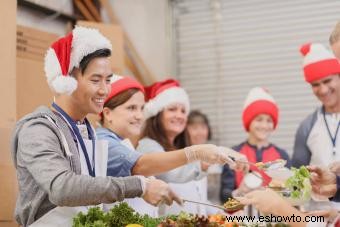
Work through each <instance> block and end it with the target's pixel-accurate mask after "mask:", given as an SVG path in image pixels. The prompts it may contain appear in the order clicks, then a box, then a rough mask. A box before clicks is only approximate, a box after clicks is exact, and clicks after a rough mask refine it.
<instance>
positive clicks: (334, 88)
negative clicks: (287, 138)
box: [292, 43, 340, 167]
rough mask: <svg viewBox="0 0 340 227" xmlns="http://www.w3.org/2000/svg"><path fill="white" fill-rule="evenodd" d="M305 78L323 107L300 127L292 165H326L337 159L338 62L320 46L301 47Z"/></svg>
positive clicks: (339, 147) (339, 154)
mask: <svg viewBox="0 0 340 227" xmlns="http://www.w3.org/2000/svg"><path fill="white" fill-rule="evenodd" d="M301 53H302V54H303V56H304V68H303V69H304V77H305V80H306V81H307V82H308V83H309V84H310V85H311V88H312V91H313V93H314V95H315V96H316V97H317V98H318V99H319V100H320V101H321V103H322V106H321V107H320V108H318V109H317V110H316V111H314V112H313V113H312V114H311V115H309V116H308V117H307V118H306V119H305V120H304V121H303V122H302V123H301V124H300V126H299V128H298V130H297V133H296V137H295V144H294V153H293V158H292V164H293V166H296V167H299V166H301V165H309V164H311V165H319V166H328V165H329V164H330V163H332V162H334V161H336V160H340V133H339V132H338V131H339V126H340V122H339V120H340V76H339V74H340V63H339V61H338V59H336V57H335V56H334V55H333V54H332V53H331V52H330V51H328V50H327V49H326V48H325V47H324V46H323V45H321V44H318V43H314V44H306V45H303V46H302V47H301Z"/></svg>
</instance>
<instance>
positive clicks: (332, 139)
mask: <svg viewBox="0 0 340 227" xmlns="http://www.w3.org/2000/svg"><path fill="white" fill-rule="evenodd" d="M322 114H323V119H324V121H325V124H326V128H327V132H328V135H329V138H330V139H331V141H332V144H333V155H335V153H336V137H337V136H338V131H339V127H340V121H339V122H338V127H337V128H336V131H335V135H334V137H333V136H332V133H331V130H330V129H329V126H328V123H327V120H326V111H325V108H323V109H322Z"/></svg>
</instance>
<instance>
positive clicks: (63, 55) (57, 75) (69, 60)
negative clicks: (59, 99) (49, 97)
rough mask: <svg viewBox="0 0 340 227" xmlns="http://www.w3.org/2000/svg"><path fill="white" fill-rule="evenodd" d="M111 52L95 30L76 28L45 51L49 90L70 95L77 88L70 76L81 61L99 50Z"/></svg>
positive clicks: (106, 40) (110, 48)
mask: <svg viewBox="0 0 340 227" xmlns="http://www.w3.org/2000/svg"><path fill="white" fill-rule="evenodd" d="M99 49H109V50H112V45H111V43H110V41H109V40H108V39H107V38H105V37H104V36H103V35H102V34H101V33H100V32H99V31H98V30H97V29H93V28H86V27H81V26H76V27H75V29H73V31H72V32H71V33H69V34H68V35H66V36H65V37H62V38H60V39H59V40H57V41H56V42H54V43H53V44H52V46H51V47H50V48H49V49H48V50H47V53H46V56H45V74H46V77H47V83H48V85H49V86H50V88H51V89H52V90H53V91H55V92H56V93H58V94H68V95H71V94H72V93H73V91H74V90H76V88H77V80H76V79H75V78H74V77H72V76H70V73H71V71H72V70H73V68H74V67H79V63H80V62H81V60H82V59H83V58H84V57H85V56H87V55H89V54H91V53H93V52H95V51H97V50H99Z"/></svg>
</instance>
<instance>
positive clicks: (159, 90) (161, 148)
mask: <svg viewBox="0 0 340 227" xmlns="http://www.w3.org/2000/svg"><path fill="white" fill-rule="evenodd" d="M145 92H146V97H147V103H146V104H145V107H144V114H145V115H144V116H145V118H146V119H147V120H146V124H145V128H144V130H143V133H142V139H141V140H140V141H139V144H138V147H137V150H138V151H140V152H142V153H145V154H148V153H150V152H157V153H158V154H167V155H170V154H173V155H175V154H174V152H176V150H178V149H182V148H184V147H185V146H186V144H185V139H184V129H185V127H186V123H187V117H188V114H189V111H190V107H189V97H188V95H187V93H186V92H185V90H184V89H183V88H181V87H180V85H179V83H178V81H176V80H173V79H168V80H164V81H160V82H156V83H154V84H152V85H151V86H149V87H146V88H145ZM200 147H206V148H204V149H205V151H203V150H202V151H203V153H205V154H208V153H207V152H208V151H209V149H208V148H210V147H216V146H214V145H208V144H203V145H193V146H190V147H187V148H184V152H185V153H188V154H189V155H187V159H188V160H189V161H190V164H188V165H185V166H182V167H179V168H176V169H173V170H171V171H169V170H168V171H167V172H163V173H158V174H156V177H157V178H159V179H162V180H164V181H165V182H173V183H185V182H189V181H191V180H198V179H201V178H202V177H203V176H205V173H203V172H202V171H201V168H200V164H199V162H197V161H204V160H203V159H197V157H196V153H195V150H196V151H197V149H198V148H200ZM219 149H220V150H221V151H223V152H225V154H228V156H235V157H237V158H238V159H243V156H242V155H239V154H238V153H237V152H235V151H232V150H230V149H228V148H223V147H219ZM166 151H171V152H166ZM175 156H177V154H176V155H175ZM195 161H196V162H195ZM167 162H169V163H170V162H171V160H167ZM241 167H242V168H243V167H244V166H241ZM173 188H174V187H173ZM191 190H192V188H187V192H184V191H183V190H181V192H182V194H181V192H178V191H177V192H178V193H180V195H182V196H183V197H184V196H185V197H186V198H187V199H190V198H191V197H189V196H191V195H193V194H195V193H192V191H191ZM175 191H176V190H175ZM193 199H195V198H193ZM164 209H165V208H164ZM164 209H160V214H161V215H162V214H165V213H166V211H165V210H164ZM183 209H184V210H186V207H184V208H183V207H182V208H179V207H178V208H176V209H171V212H172V213H176V212H178V211H179V210H183ZM168 211H170V210H168ZM190 211H193V210H190ZM193 212H194V211H193ZM196 213H197V212H196Z"/></svg>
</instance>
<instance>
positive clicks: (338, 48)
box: [331, 40, 340, 59]
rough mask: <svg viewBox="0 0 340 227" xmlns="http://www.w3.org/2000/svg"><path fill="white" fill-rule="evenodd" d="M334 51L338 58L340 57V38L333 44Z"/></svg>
mask: <svg viewBox="0 0 340 227" xmlns="http://www.w3.org/2000/svg"><path fill="white" fill-rule="evenodd" d="M331 47H332V51H333V53H334V55H335V57H336V58H337V59H340V40H339V41H337V42H335V43H333V44H332V45H331Z"/></svg>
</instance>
